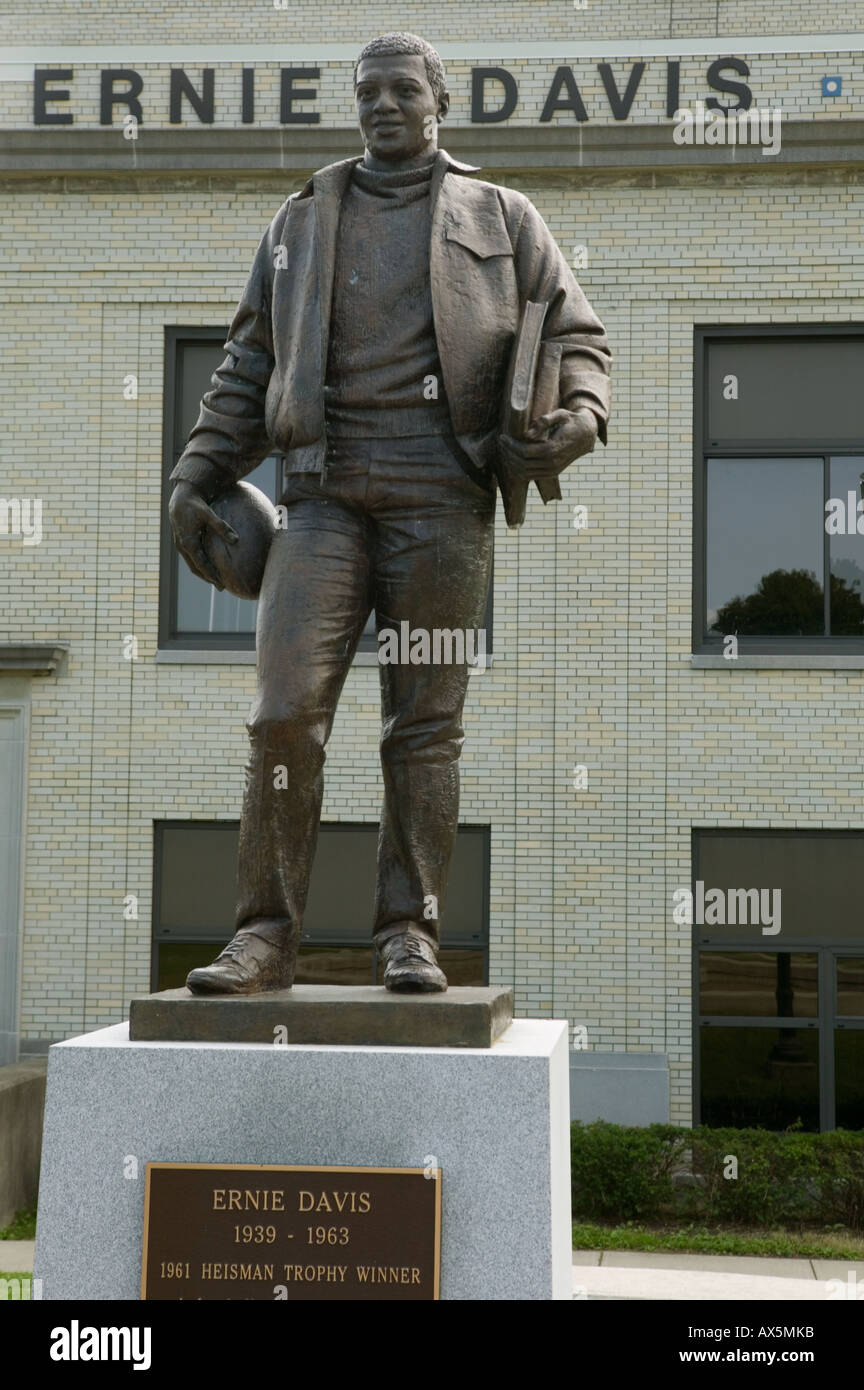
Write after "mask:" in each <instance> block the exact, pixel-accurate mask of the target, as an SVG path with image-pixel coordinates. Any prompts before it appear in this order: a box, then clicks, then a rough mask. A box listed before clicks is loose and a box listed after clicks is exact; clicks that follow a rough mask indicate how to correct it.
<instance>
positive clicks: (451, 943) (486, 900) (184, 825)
mask: <svg viewBox="0 0 864 1390" xmlns="http://www.w3.org/2000/svg"><path fill="white" fill-rule="evenodd" d="M230 826H233V827H235V828H236V829H238V830H239V826H240V822H239V820H237V819H236V818H234V817H225V818H222V819H218V820H213V819H207V820H198V819H194V818H191V817H190V818H187V819H178V818H176V817H164V818H159V819H156V818H154V820H153V896H152V903H153V911H152V917H151V921H150V988H151V991H156V990H157V989H158V988H159V984H158V981H159V948H160V946H161V945H176V946H183V945H195V946H198V945H200V946H201V948H202V961H203V957H204V956H205V955H206V949H207V947H208V946H215V947H220V948H221V947H223V946H224V945H225V944H226V942H227V940H228V936H227V935H226V932H225V931H224V930H217V929H215V928H214V930H213V934H212V936H208V935H206V934H205V933H203V932H202V933H200V934H199V935H196V936H195V937H194V938H190V939H186V938H183V937H182V936H180V935H179V934H178V935H176V936H174V937H172V938H171V939H170V940H169V939H168V938H165V937H162V936H160V935H157V932H158V930H159V923H160V918H161V907H162V882H163V877H162V860H163V847H164V838H165V831H166V830H189V829H191V828H195V829H198V830H206V829H211V828H218V829H223V830H224V829H225V828H226V827H230ZM331 827H338V828H339V830H340V832H347V833H351V832H358V831H359V832H361V833H365V834H366V835H368V836H370V838H371V833H372V832H373V831H374V832H375V833H376V834H377V831H378V822H377V821H344V820H338V821H322V822H321V827H320V828H321V831H326V830H327V829H328V828H331ZM456 833H457V835H459V834H464V833H468V834H472V835H479V836H481V849H482V855H481V870H480V871H481V874H482V880H481V902H482V909H481V917H480V929H479V933H478V934H479V936H480V940H479V941H477V940H470V939H469V938H468V937H466V936H465V935H464V934H463V935H459V936H457V937H452V936H450V935H449V933H448V932H447V928H446V922H445V929H444V936H443V939H442V941H441V949H442V950H445V951H449V950H466V951H475V952H479V954H480V956H481V960H482V967H481V968H482V974H483V983H484V985H485V984H488V982H489V934H490V933H489V927H490V920H489V919H490V906H491V881H490V880H491V863H492V834H491V826H489V825H469V824H462V823H461V822H460V824H459V825H458V826H457V830H456ZM229 932H230V929H229ZM299 944H300V947H301V948H302V947H304V946H326V947H332V949H333V950H339V949H341V948H345V947H349V948H350V947H363V948H367V947H368V948H371V947H372V944H373V943H372V933H371V930H370V932H369V935H368V937H367V938H364V939H362V940H361V939H359V938H358V937H356V936H354V937H348V936H345V937H341V936H339V937H337V936H333V937H329V936H328V937H327V938H326V939H325V940H321V939H319V938H316V937H314V936H312V935H311V934H310V933H308V932H306V931H305V930H304V931H303V932H302V933H301V937H300V943H299ZM214 954H215V952H214ZM367 983H369V984H380V983H381V971H380V968H379V962H378V960H377V957H376V954H375V951H374V950H373V951H372V979H371V980H370V981H368V982H367Z"/></svg>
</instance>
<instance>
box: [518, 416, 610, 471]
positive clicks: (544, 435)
mask: <svg viewBox="0 0 864 1390" xmlns="http://www.w3.org/2000/svg"><path fill="white" fill-rule="evenodd" d="M528 436H529V437H528V439H527V440H525V441H524V442H523V441H522V440H520V439H513V438H512V437H511V436H510V435H507V434H502V435H499V439H498V442H499V444H500V445H501V448H502V450H503V451H504V455H505V457H506V459H507V463H508V465H509V466H510V467H511V468H512V469H513V471H514V472H516V473H522V475H523V477H525V478H528V479H531V478H554V477H557V475H558V474H559V473H563V471H564V469H565V468H567V467H568V465H569V464H571V463H572V462H573V461H574V459H578V458H581V457H582V455H583V454H590V452H591V450H592V449H593V448H594V443H595V441H596V439H597V416H596V415H595V414H594V411H593V410H589V409H588V408H587V406H583V407H580V409H579V410H553V411H551V412H550V413H549V414H548V415H541V416H540V418H539V419H537V420H534V421H532V423H531V425H530V427H529V430H528Z"/></svg>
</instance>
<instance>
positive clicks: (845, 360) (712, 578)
mask: <svg viewBox="0 0 864 1390" xmlns="http://www.w3.org/2000/svg"><path fill="white" fill-rule="evenodd" d="M695 350H696V381H695V390H694V398H695V403H696V409H695V428H694V442H695V451H696V458H695V479H694V567H693V573H694V623H693V629H694V630H693V649H694V651H695V652H700V653H711V652H716V653H718V654H719V653H722V652H723V650H724V646H725V645H726V644H727V641H728V638H729V637H732V636H734V637H735V638H736V639H737V643H738V651H739V652H740V653H745V652H750V653H765V654H771V653H783V652H789V653H795V652H801V653H806V652H813V651H820V652H835V653H858V652H860V653H862V654H864V392H862V390H861V387H860V382H861V380H862V379H864V328H862V327H858V326H856V327H854V328H853V327H850V326H849V325H843V326H842V328H841V327H838V328H836V329H834V328H815V327H806V328H805V327H796V328H794V329H790V328H788V327H786V328H783V329H777V328H773V327H772V328H770V329H764V328H751V329H745V330H742V329H740V328H731V327H730V328H714V329H709V328H699V329H697V330H696V344H695ZM729 664H730V665H732V664H733V663H732V662H731V661H730V663H729Z"/></svg>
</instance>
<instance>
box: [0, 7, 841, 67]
mask: <svg viewBox="0 0 864 1390" xmlns="http://www.w3.org/2000/svg"><path fill="white" fill-rule="evenodd" d="M276 13H278V11H277V12H276ZM362 47H363V44H362V43H361V42H358V43H356V44H353V43H352V44H346V43H291V42H290V41H288V42H279V41H276V42H271V43H252V44H249V43H236V44H228V43H200V44H195V45H192V44H189V43H183V44H136V43H131V44H125V45H124V44H118V43H111V44H74V43H70V44H21V45H16V44H7V45H5V46H4V49H3V67H4V68H5V67H7V66H10V65H16V66H17V65H20V64H22V63H23V64H26V65H27V66H30V65H33V64H35V65H38V66H40V67H41V66H44V65H48V64H51V65H55V64H56V65H57V66H62V65H63V64H64V63H65V64H67V65H68V64H69V63H98V64H99V65H100V66H106V67H119V66H123V65H129V66H134V65H135V64H136V63H142V64H143V63H183V64H188V65H189V66H190V67H193V66H194V67H200V66H201V64H202V63H253V62H254V63H282V64H286V65H290V64H291V63H297V62H315V61H316V60H319V61H321V62H329V63H344V62H349V61H350V62H353V61H354V60H355V59H356V57H357V54H358V53H359V52H360V50H361V48H362ZM435 47H436V48H437V50H438V52H439V53H440V54H441V57H442V58H443V59H444V60H445V61H446V60H447V59H448V58H449V59H467V60H470V61H472V62H478V63H479V62H492V61H494V60H496V59H505V58H510V59H512V58H556V59H557V58H632V59H637V58H677V57H691V56H692V57H697V58H698V57H703V56H704V57H722V56H725V55H726V54H727V53H728V54H735V55H736V57H745V56H748V55H751V54H757V53H773V54H781V53H810V54H813V55H814V56H815V55H816V54H828V53H844V52H845V53H862V52H864V32H859V33H853V34H779V35H765V36H761V37H758V38H754V37H753V36H752V35H751V36H749V37H747V36H745V35H741V34H734V35H732V36H731V37H730V38H720V39H718V38H714V37H711V36H705V37H699V36H697V37H695V38H686V39H640V38H632V39H617V40H616V41H615V42H614V43H609V42H608V41H605V40H599V41H595V40H592V41H591V42H590V43H589V42H585V41H580V40H579V39H565V40H563V41H561V40H559V41H557V42H550V41H548V40H540V41H538V42H534V43H514V42H501V43H494V42H492V41H490V40H487V39H483V40H475V41H474V42H472V43H439V44H436V45H435Z"/></svg>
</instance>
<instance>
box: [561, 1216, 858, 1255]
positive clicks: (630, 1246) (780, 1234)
mask: <svg viewBox="0 0 864 1390" xmlns="http://www.w3.org/2000/svg"><path fill="white" fill-rule="evenodd" d="M573 1248H574V1250H645V1251H649V1252H652V1251H660V1250H668V1251H681V1252H688V1253H690V1254H694V1255H771V1256H774V1257H775V1258H776V1257H778V1256H779V1257H780V1258H783V1257H787V1258H789V1259H796V1258H797V1259H803V1260H864V1235H861V1234H859V1233H857V1232H855V1231H848V1230H846V1229H845V1228H828V1229H824V1228H823V1229H821V1230H818V1229H817V1230H794V1231H792V1230H784V1229H783V1228H782V1227H781V1228H775V1229H769V1228H766V1227H760V1228H758V1229H752V1228H751V1229H747V1228H746V1227H739V1228H726V1229H723V1230H717V1229H715V1230H708V1229H706V1228H705V1227H697V1226H689V1227H683V1228H682V1227H681V1226H640V1225H638V1224H637V1223H636V1222H634V1221H628V1222H627V1224H626V1225H624V1226H592V1225H586V1224H583V1223H580V1222H574V1224H573Z"/></svg>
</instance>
